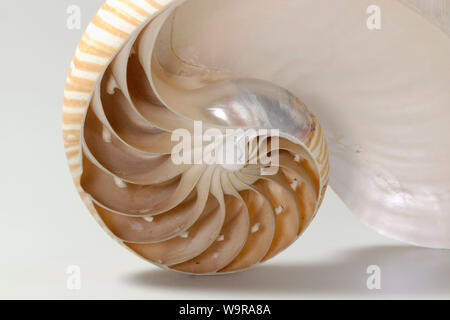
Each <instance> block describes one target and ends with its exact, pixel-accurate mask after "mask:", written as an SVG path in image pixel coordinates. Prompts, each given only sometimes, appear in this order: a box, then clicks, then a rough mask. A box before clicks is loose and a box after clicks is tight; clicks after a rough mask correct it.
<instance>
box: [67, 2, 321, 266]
mask: <svg viewBox="0 0 450 320" xmlns="http://www.w3.org/2000/svg"><path fill="white" fill-rule="evenodd" d="M162 8H163V6H162V5H158V3H157V2H154V1H107V2H106V4H105V5H104V6H103V7H102V9H101V10H100V11H99V13H98V15H97V16H96V17H95V18H94V20H93V22H92V23H91V25H90V26H89V27H88V30H87V32H86V34H85V35H84V36H83V39H82V41H81V43H80V45H79V47H78V49H77V52H76V56H75V58H74V61H73V63H72V66H71V72H70V74H69V78H68V81H67V85H66V91H65V100H64V138H65V145H66V152H67V156H68V158H69V161H70V164H71V170H72V173H73V176H74V180H75V183H76V184H77V186H78V188H79V192H80V194H81V195H82V198H83V200H84V201H85V203H86V204H87V206H88V208H89V209H90V211H91V212H92V214H93V215H94V216H95V218H96V219H97V220H98V222H99V223H100V224H101V226H102V227H104V228H105V230H106V231H107V232H108V233H109V234H110V235H111V236H112V237H113V238H114V239H116V240H117V241H119V242H120V243H121V244H123V245H124V246H126V247H127V248H129V249H131V250H132V251H134V252H135V253H136V254H138V255H139V256H141V257H142V258H144V259H146V260H148V261H150V262H152V263H154V264H156V265H159V266H161V267H164V268H169V269H172V270H176V271H180V272H185V273H193V274H215V273H226V272H234V271H239V270H244V269H247V268H249V267H251V266H253V265H256V264H258V263H261V262H264V261H266V260H268V259H270V258H272V257H273V256H275V255H276V254H277V253H279V252H280V251H282V250H283V249H285V248H287V247H288V246H289V245H290V244H292V243H293V242H294V241H295V240H296V239H297V238H298V237H299V236H300V235H301V233H302V232H303V231H304V230H305V228H306V227H307V226H308V224H309V223H310V222H311V220H312V219H313V217H314V216H315V214H316V212H317V209H318V208H319V206H320V203H321V201H322V199H323V195H324V192H325V189H326V185H327V183H328V174H329V166H328V151H327V145H326V141H325V138H324V136H323V135H322V130H321V127H320V125H319V123H318V121H317V119H316V118H315V117H314V116H313V115H312V114H311V113H310V112H309V111H308V110H307V108H306V107H305V105H304V104H303V103H302V102H301V100H300V99H298V98H297V97H295V96H293V95H292V94H291V93H289V92H288V91H287V90H285V89H283V88H280V87H278V86H276V85H274V84H272V83H270V82H266V81H262V80H257V79H252V78H246V77H244V76H242V75H237V74H233V73H231V72H229V71H227V70H220V69H210V68H205V67H201V66H196V65H193V64H190V63H189V62H188V61H183V60H181V59H180V58H179V57H177V56H176V54H175V53H174V52H173V50H171V41H172V39H171V34H172V32H171V31H172V30H171V28H172V23H171V22H172V19H173V12H174V11H175V10H176V6H173V7H171V6H168V7H166V8H164V9H162ZM159 9H161V10H159ZM199 125H201V129H200V131H199V130H198V126H199ZM210 130H214V132H219V133H220V134H221V135H222V137H227V136H229V132H240V133H241V135H242V134H244V138H245V139H244V142H243V143H242V144H239V145H241V146H243V147H244V150H243V153H244V155H243V158H242V157H241V162H239V165H237V164H236V163H219V162H205V161H204V157H200V161H195V160H198V159H195V156H192V157H188V160H192V161H184V162H181V163H177V162H176V161H174V150H176V149H177V147H180V143H179V139H178V140H177V139H176V136H177V134H176V133H177V132H184V133H186V134H187V135H188V136H190V137H192V141H191V142H190V143H188V144H184V145H183V146H188V147H189V149H190V151H192V154H193V155H194V154H195V153H196V152H197V151H198V150H197V149H198V147H199V146H200V147H201V150H202V151H204V150H211V149H208V148H209V147H211V146H212V145H213V144H212V142H211V141H212V140H208V139H206V140H205V139H204V138H205V135H206V134H207V132H209V131H210ZM249 132H250V133H252V134H251V135H249V136H247V133H249ZM197 138H199V139H200V144H199V145H198V144H195V143H194V142H195V141H196V139H197ZM233 141H234V140H233ZM237 144H238V143H231V149H233V150H234V149H236V148H235V147H236V145H237ZM215 146H217V145H215ZM220 147H224V148H222V149H223V150H225V152H230V151H229V150H228V147H229V145H228V144H226V143H222V144H220V145H219V148H218V149H214V148H213V149H214V150H219V149H220ZM196 148H197V149H196ZM222 149H220V150H222ZM185 153H186V150H183V153H182V155H183V156H184V155H185ZM219 153H220V152H219ZM222 153H223V151H222ZM201 155H204V153H201ZM184 159H186V158H184ZM242 159H243V160H242ZM267 159H270V160H271V161H269V162H267ZM275 159H276V161H274V160H275ZM264 160H266V161H265V162H264Z"/></svg>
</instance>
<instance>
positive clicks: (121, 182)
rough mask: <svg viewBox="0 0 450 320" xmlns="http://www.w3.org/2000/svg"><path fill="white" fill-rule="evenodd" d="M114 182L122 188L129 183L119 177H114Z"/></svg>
mask: <svg viewBox="0 0 450 320" xmlns="http://www.w3.org/2000/svg"><path fill="white" fill-rule="evenodd" d="M114 183H115V184H116V186H117V187H119V188H121V189H123V188H126V187H127V184H126V183H125V182H123V181H122V180H121V179H119V178H117V177H114Z"/></svg>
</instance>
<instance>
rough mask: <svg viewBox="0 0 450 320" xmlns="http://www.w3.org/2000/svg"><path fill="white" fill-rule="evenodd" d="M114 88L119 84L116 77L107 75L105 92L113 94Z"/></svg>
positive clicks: (117, 87)
mask: <svg viewBox="0 0 450 320" xmlns="http://www.w3.org/2000/svg"><path fill="white" fill-rule="evenodd" d="M116 89H119V86H118V85H117V82H116V79H114V77H112V76H111V77H109V79H108V82H107V84H106V92H108V94H110V95H113V94H114V92H115V91H116Z"/></svg>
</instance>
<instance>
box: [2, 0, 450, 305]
mask: <svg viewBox="0 0 450 320" xmlns="http://www.w3.org/2000/svg"><path fill="white" fill-rule="evenodd" d="M102 2H103V1H102V0H84V1H82V0H72V1H67V0H45V1H35V0H26V1H25V0H22V1H1V2H0V30H1V31H0V32H1V41H2V44H1V49H0V97H1V100H0V101H1V111H2V113H1V123H0V145H1V153H0V154H1V157H0V168H1V178H0V219H1V221H0V298H4V299H5V298H40V299H47V298H56V299H72V298H75V299H80V298H113V299H119V298H121V299H197V298H198V299H215V298H218V299H304V298H325V299H328V298H450V277H449V274H450V272H449V270H450V253H449V252H448V251H444V250H430V249H422V248H417V247H413V246H408V245H405V244H402V243H399V242H396V241H393V240H389V239H386V238H384V237H383V236H381V235H378V234H377V233H375V232H374V231H372V230H370V229H369V228H367V227H365V226H364V225H362V224H361V223H360V222H359V221H358V220H357V218H356V217H355V216H354V215H352V214H351V213H350V212H349V211H348V210H347V209H346V208H345V206H344V205H343V203H342V202H341V201H340V200H339V199H338V198H337V196H336V195H335V194H334V193H333V192H332V191H331V190H330V191H329V192H328V194H327V197H326V200H325V202H324V204H323V206H322V208H321V210H320V212H319V214H318V216H317V218H316V219H315V221H314V222H313V224H312V225H311V227H310V228H309V229H308V230H307V232H306V233H305V234H304V236H303V237H302V238H301V239H299V240H298V241H297V243H296V244H294V245H293V246H291V247H290V248H288V249H287V250H286V251H284V252H283V253H282V254H281V255H279V256H277V257H276V258H275V259H273V260H271V261H270V262H268V263H266V264H264V265H262V266H259V267H258V268H256V269H253V270H250V271H247V272H244V273H240V274H235V275H227V276H217V277H194V276H185V275H180V274H174V273H170V272H168V271H162V270H159V269H157V268H156V267H154V266H152V265H150V264H148V263H147V262H145V261H142V260H141V259H140V258H137V257H136V256H134V255H133V254H131V253H130V252H128V251H126V250H125V249H123V248H122V247H120V246H119V245H118V244H116V243H115V242H114V241H113V240H111V239H110V238H109V237H108V236H107V235H106V234H105V233H104V232H103V230H102V229H101V228H100V227H99V226H98V225H97V224H96V223H95V222H94V219H93V218H92V217H91V216H90V214H89V213H88V211H87V209H86V208H85V207H84V205H83V203H82V201H81V200H80V199H79V197H78V195H77V193H76V191H75V187H74V186H73V185H72V180H71V177H70V174H69V171H68V168H67V165H66V161H65V156H64V152H63V142H62V134H61V104H62V96H63V89H64V83H65V78H66V74H67V71H68V67H69V63H70V60H71V58H72V55H73V53H74V51H75V48H76V45H77V43H78V40H79V39H80V38H81V36H82V33H83V30H84V28H85V27H86V26H87V24H88V22H89V21H90V20H91V18H92V17H93V15H94V14H95V12H96V11H97V9H98V8H99V7H100V5H101V4H102ZM71 4H75V5H78V6H80V8H81V10H82V29H81V30H68V29H67V28H66V19H67V14H66V9H67V7H68V6H69V5H71ZM70 265H78V266H80V268H81V272H82V273H81V276H82V287H81V290H78V291H71V290H68V289H67V286H66V281H67V277H68V275H66V269H67V267H68V266H70ZM370 265H378V266H379V267H380V268H381V286H382V288H381V290H372V291H371V290H368V289H367V286H366V280H367V277H368V275H367V274H366V269H367V267H368V266H370Z"/></svg>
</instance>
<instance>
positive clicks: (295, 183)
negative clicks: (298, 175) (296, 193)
mask: <svg viewBox="0 0 450 320" xmlns="http://www.w3.org/2000/svg"><path fill="white" fill-rule="evenodd" d="M297 187H298V180H297V179H294V181H292V183H291V188H292V190H297Z"/></svg>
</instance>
